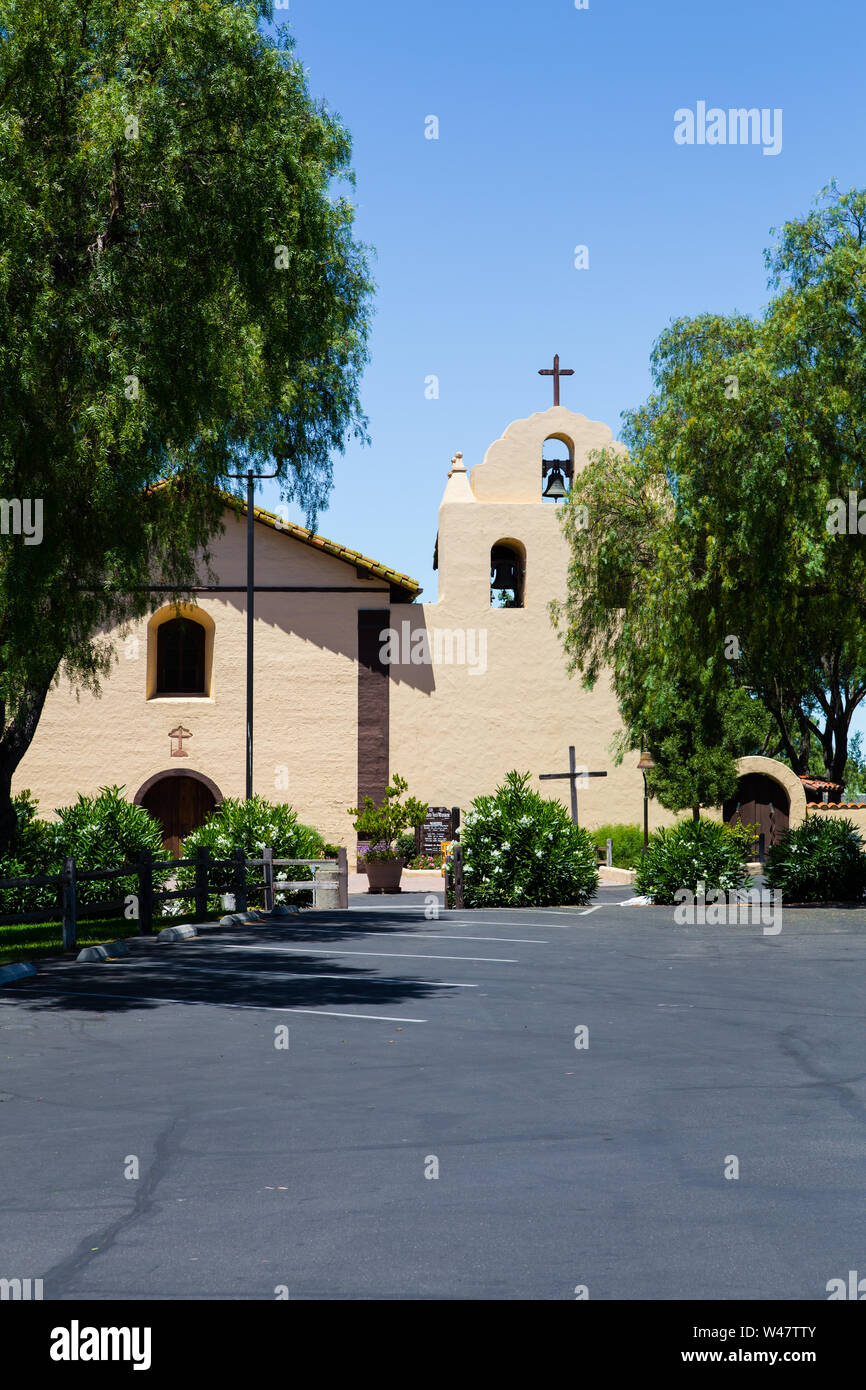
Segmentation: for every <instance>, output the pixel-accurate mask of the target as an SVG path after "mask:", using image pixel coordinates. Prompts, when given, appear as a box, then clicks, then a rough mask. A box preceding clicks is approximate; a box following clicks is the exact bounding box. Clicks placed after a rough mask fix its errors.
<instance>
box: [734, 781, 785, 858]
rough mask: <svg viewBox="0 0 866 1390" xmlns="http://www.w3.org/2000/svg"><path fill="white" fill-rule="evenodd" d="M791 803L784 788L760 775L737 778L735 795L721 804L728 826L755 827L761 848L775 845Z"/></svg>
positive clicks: (779, 837) (783, 826)
mask: <svg viewBox="0 0 866 1390" xmlns="http://www.w3.org/2000/svg"><path fill="white" fill-rule="evenodd" d="M790 809H791V803H790V801H789V799H788V793H787V792H786V791H785V788H784V787H783V786H782V785H781V784H780V783H779V782H776V781H774V780H773V778H772V777H767V776H765V775H764V773H761V772H749V773H747V775H746V776H745V777H741V778H740V780H739V784H738V787H737V792H736V795H735V796H733V797H731V800H730V801H726V802H725V807H724V813H723V814H724V817H725V820H726V821H727V822H728V824H729V825H736V824H738V823H739V824H740V825H757V827H758V831H757V833H758V835H763V837H764V848H765V850H768V849H769V848H770V846H771V845H775V844H778V842H779V840H780V839H781V837H782V833H783V831H785V830H787V829H788V822H789V814H790Z"/></svg>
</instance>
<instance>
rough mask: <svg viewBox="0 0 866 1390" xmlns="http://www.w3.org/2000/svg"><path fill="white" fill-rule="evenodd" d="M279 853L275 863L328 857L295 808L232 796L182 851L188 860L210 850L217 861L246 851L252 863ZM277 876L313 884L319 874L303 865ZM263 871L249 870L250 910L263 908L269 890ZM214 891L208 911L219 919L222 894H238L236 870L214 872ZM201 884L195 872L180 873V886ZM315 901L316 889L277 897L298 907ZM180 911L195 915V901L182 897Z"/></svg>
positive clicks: (315, 832) (260, 798)
mask: <svg viewBox="0 0 866 1390" xmlns="http://www.w3.org/2000/svg"><path fill="white" fill-rule="evenodd" d="M263 847H267V848H270V849H272V850H273V851H274V858H275V859H324V858H325V857H326V856H325V841H324V839H323V838H322V836H321V835H320V834H319V832H318V830H314V829H313V827H312V826H309V825H302V824H301V822H300V821H299V820H298V817H297V813H296V812H295V811H293V810H292V808H291V806H286V805H284V804H283V803H281V802H271V801H266V800H265V798H264V797H263V796H254V797H252V798H251V799H250V800H249V801H236V800H234V799H233V798H232V797H226V799H225V801H223V802H221V804H220V805H219V806H218V807H217V809H216V810H215V811H214V813H213V815H212V816H211V817H210V819H209V820H208V821H206V823H205V824H204V825H202V826H200V827H199V828H198V830H194V831H193V832H192V834H191V835H187V837H186V839H185V840H184V842H183V848H182V850H181V858H182V859H194V858H195V852H196V850H197V849H200V848H201V849H203V848H207V849H209V850H210V852H211V857H212V858H213V859H230V858H231V856H232V852H233V850H236V849H242V850H243V851H244V853H245V854H246V855H247V857H248V858H250V859H260V858H261V857H262V848H263ZM275 877H277V878H289V879H293V880H295V881H301V882H302V881H304V880H305V879H310V880H312V878H313V870H312V869H309V868H305V867H303V866H301V865H298V866H296V867H293V868H290V869H277V870H275ZM264 881H265V880H264V871H263V870H262V869H248V870H247V894H248V903H249V906H251V907H255V906H258V907H260V906H261V905H262V903H263V901H264V899H263V895H262V892H261V889H262V887H263V886H264ZM208 883H209V885H211V886H212V888H213V891H212V893H211V894H210V896H209V897H208V913H209V914H214V915H216V916H219V915H220V914H221V913H222V912H223V911H224V909H223V906H222V895H223V894H225V893H234V891H235V889H234V879H233V876H232V870H231V868H225V869H216V870H212V871H211V872H210V874H209V878H208ZM194 885H195V869H194V868H192V867H190V868H185V869H178V871H177V886H178V888H189V889H192V888H193V887H194ZM312 900H313V895H312V890H311V891H310V892H305V891H303V890H297V891H295V890H292V891H290V892H278V893H275V894H274V901H275V902H278V903H297V904H299V905H300V906H305V905H308V904H309V903H311V902H312ZM175 901H176V902H177V903H178V904H179V911H182V912H184V913H190V912H193V911H194V909H195V899H194V897H193V896H192V895H190V897H188V898H177V899H176V900H175Z"/></svg>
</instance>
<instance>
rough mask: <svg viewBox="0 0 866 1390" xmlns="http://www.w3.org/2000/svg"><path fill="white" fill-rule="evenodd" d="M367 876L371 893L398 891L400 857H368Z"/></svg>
mask: <svg viewBox="0 0 866 1390" xmlns="http://www.w3.org/2000/svg"><path fill="white" fill-rule="evenodd" d="M366 869H367V878H368V880H369V883H370V892H371V893H399V892H400V875H401V874H402V872H403V860H402V859H397V858H395V859H368V860H367V863H366Z"/></svg>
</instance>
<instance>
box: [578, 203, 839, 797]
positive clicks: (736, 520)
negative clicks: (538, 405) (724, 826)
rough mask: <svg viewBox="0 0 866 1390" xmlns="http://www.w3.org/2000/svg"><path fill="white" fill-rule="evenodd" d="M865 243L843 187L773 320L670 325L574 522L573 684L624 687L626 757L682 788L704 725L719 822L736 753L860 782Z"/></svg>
mask: <svg viewBox="0 0 866 1390" xmlns="http://www.w3.org/2000/svg"><path fill="white" fill-rule="evenodd" d="M864 239H866V192H864V191H858V190H853V191H851V192H849V193H845V194H842V193H840V192H839V191H838V190H837V189H836V188H835V186H832V185H831V186H830V188H828V189H826V190H824V193H823V195H822V196H821V198H820V199H819V201H818V204H817V205H816V207H815V208H814V210H813V211H812V212H811V213H810V214H809V215H808V216H806V217H805V218H803V219H801V220H798V221H792V222H789V223H788V224H786V225H785V226H784V227H783V228H782V229H781V232H780V233H779V236H778V240H777V243H776V244H775V246H774V247H773V248H772V250H771V251H769V252H768V253H767V265H768V269H769V271H770V284H771V287H772V289H773V290H774V291H775V293H774V294H773V297H772V298H771V300H770V302H769V304H768V306H767V308H766V310H765V312H764V313H763V314H762V315H761V316H759V317H757V318H749V317H746V316H744V315H733V316H730V317H727V318H726V317H722V316H718V315H713V314H703V315H701V316H700V317H698V318H695V319H680V320H677V321H676V322H674V323H672V324H671V326H670V327H669V328H668V329H666V330H665V332H664V333H663V334H662V335H661V337H660V338H659V341H658V343H657V344H656V347H655V350H654V353H653V357H652V371H653V380H654V387H655V389H654V391H653V393H652V395H651V396H650V398H649V400H648V401H647V402H646V403H645V404H644V405H643V406H642V407H641V408H640V409H638V410H635V411H633V412H630V413H629V414H628V415H627V416H626V417H625V428H624V431H623V439H624V444H625V448H623V447H622V446H620V445H617V446H613V447H611V448H609V449H607V450H605V451H602V452H601V453H599V454H596V455H595V456H594V457H593V459H592V460H591V462H590V464H589V465H588V467H587V468H586V469H585V470H584V471H583V472H582V473H580V474H579V475H578V476H577V478H576V479H575V482H574V485H573V488H572V491H571V496H570V498H569V500H568V502H567V503H566V505H565V507H564V509H563V511H564V519H563V520H564V526H565V534H566V536H567V538H568V540H569V544H570V552H571V559H570V568H569V577H568V589H567V597H566V599H565V601H564V602H563V603H562V604H559V605H554V617H555V619H556V621H557V622H558V623H559V624H560V626H561V627H562V630H563V638H564V643H565V648H566V652H567V655H568V659H569V665H570V667H571V669H577V670H580V671H581V672H582V674H583V676H584V680H585V681H586V682H587V683H589V684H591V683H592V682H593V681H594V680H595V679H596V678H597V676H598V674H599V672H600V670H601V669H602V667H609V668H610V669H611V670H612V672H613V680H614V687H615V689H616V693H617V696H618V697H619V699H620V702H621V705H622V708H623V718H624V722H625V725H626V736H627V742H628V743H629V745H630V746H636V744H637V742H638V741H639V737H640V735H641V734H642V733H643V734H646V735H647V737H648V740H649V746H650V750H651V751H652V753H653V755H654V757H655V760H656V762H659V763H660V762H662V761H663V762H664V763H665V764H666V767H667V769H668V774H670V772H671V770H672V769H674V767H675V765H676V762H677V761H678V760H679V762H680V763H682V757H683V739H682V733H681V732H679V733H678V732H677V731H678V730H679V731H682V725H683V720H682V719H681V718H679V716H678V709H680V710H683V711H690V712H691V717H693V718H694V719H697V718H698V717H699V718H700V720H701V722H702V724H703V725H704V727H702V728H700V729H698V730H697V737H696V740H695V749H696V751H698V752H700V750H703V752H700V758H701V760H702V761H704V762H706V766H705V768H704V769H703V770H702V771H701V770H699V769H697V768H696V769H695V770H696V771H698V772H699V775H698V776H696V778H695V779H694V782H695V791H694V794H697V792H698V791H700V801H701V802H703V803H714V804H718V802H719V800H721V799H723V797H724V794H725V788H726V786H727V785H728V783H729V780H730V777H729V775H726V774H725V772H724V762H725V757H724V756H723V754H724V749H725V747H726V746H727V748H728V757H727V761H728V767H729V773H730V770H731V759H732V757H733V756H735V755H736V753H737V750H739V752H746V751H773V752H775V751H781V752H782V753H784V755H785V756H786V757H787V759H788V760H789V761H790V763H791V765H792V766H793V767H794V769H795V770H796V771H797V772H798V773H805V772H808V771H809V763H810V754H811V751H812V749H813V748H815V747H817V748H819V749H820V752H821V755H822V758H823V766H824V770H825V774H826V775H827V776H828V777H832V778H833V779H834V780H837V781H841V780H843V775H844V770H845V767H846V761H847V746H848V731H849V727H850V722H851V718H852V716H853V714H854V711H855V710H856V708H857V706H858V705H859V704H860V702H861V701H862V700H863V698H864V695H866V625H864V623H863V621H862V612H863V608H864V599H866V536H864V534H862V533H861V532H860V530H859V524H858V523H857V522H855V527H854V532H853V533H848V532H847V531H846V532H845V533H842V534H840V533H839V532H838V529H834V527H833V525H832V524H831V519H832V518H833V516H834V515H836V514H837V512H838V503H839V501H840V499H844V500H845V503H846V509H847V504H848V501H849V491H853V492H854V493H855V494H856V497H859V495H860V493H861V492H862V491H863V488H864V482H866V478H864V467H866V456H864V448H866V390H864V387H866V241H864ZM581 507H586V508H587V509H588V513H589V518H590V526H589V529H588V530H587V529H583V528H582V527H581V525H580V511H579V509H580V508H581ZM855 508H856V501H855ZM864 512H866V506H864ZM846 515H847V511H846ZM862 520H863V528H862V529H863V532H864V533H866V516H864V517H863V519H862ZM745 701H748V702H749V703H746V702H745ZM758 707H760V708H758ZM666 731H670V734H669V737H671V738H672V739H673V743H674V746H673V747H672V748H671V749H670V750H669V752H667V751H665V750H664V748H663V744H664V741H665V740H664V738H662V737H660V736H661V735H663V734H664V733H665V732H666ZM753 742H757V743H758V744H759V747H756V748H753V749H752V748H750V747H749V746H748V745H749V744H751V743H753ZM687 743H688V740H686V745H685V746H686V747H687ZM744 745H745V746H744ZM713 749H715V750H716V752H717V754H718V757H717V758H715V757H714V758H710V759H709V761H707V760H706V758H705V754H706V753H707V752H710V751H712V750H713ZM656 781H657V784H658V785H659V786H660V784H661V779H659V778H657V779H656ZM677 799H680V798H679V794H678V796H675V797H674V800H677ZM682 804H685V803H682Z"/></svg>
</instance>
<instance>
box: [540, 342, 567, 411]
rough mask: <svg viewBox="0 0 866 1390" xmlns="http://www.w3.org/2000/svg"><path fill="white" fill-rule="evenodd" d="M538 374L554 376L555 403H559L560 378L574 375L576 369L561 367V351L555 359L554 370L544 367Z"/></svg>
mask: <svg viewBox="0 0 866 1390" xmlns="http://www.w3.org/2000/svg"><path fill="white" fill-rule="evenodd" d="M538 375H539V376H552V377H553V404H554V405H559V378H560V377H561V376H574V369H573V368H572V367H560V365H559V353H557V354H556V356H555V357H554V359H553V370H552V371H551V369H550V367H542V368H541V371H540V372H539V373H538Z"/></svg>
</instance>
